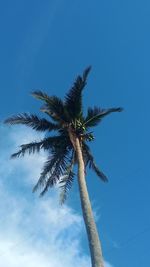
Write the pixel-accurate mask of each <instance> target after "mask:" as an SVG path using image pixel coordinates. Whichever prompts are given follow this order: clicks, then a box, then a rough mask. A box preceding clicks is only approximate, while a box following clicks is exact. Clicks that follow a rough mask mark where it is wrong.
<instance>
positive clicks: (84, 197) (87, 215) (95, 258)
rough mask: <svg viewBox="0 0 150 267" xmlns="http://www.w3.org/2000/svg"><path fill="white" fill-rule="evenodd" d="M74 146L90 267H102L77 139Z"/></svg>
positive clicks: (97, 237)
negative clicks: (89, 254)
mask: <svg viewBox="0 0 150 267" xmlns="http://www.w3.org/2000/svg"><path fill="white" fill-rule="evenodd" d="M74 146H75V150H76V153H77V159H78V184H79V191H80V199H81V206H82V212H83V218H84V222H85V226H86V231H87V236H88V241H89V248H90V253H91V262H92V267H104V263H103V256H102V249H101V244H100V240H99V235H98V231H97V228H96V224H95V221H94V216H93V212H92V208H91V203H90V199H89V195H88V191H87V185H86V180H85V167H84V161H83V156H82V150H81V145H80V142H79V139H78V138H76V139H75V143H74Z"/></svg>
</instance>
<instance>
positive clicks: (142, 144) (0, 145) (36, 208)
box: [0, 0, 150, 267]
mask: <svg viewBox="0 0 150 267" xmlns="http://www.w3.org/2000/svg"><path fill="white" fill-rule="evenodd" d="M149 28H150V3H149V1H146V0H144V1H139V0H138V1H135V0H130V1H129V0H127V1H124V2H120V1H119V0H115V1H110V0H108V1H93V2H91V1H89V0H86V1H79V0H77V1H75V2H74V3H72V2H70V1H65V0H55V1H54V0H53V1H47V0H45V1H44V2H42V1H39V0H36V1H29V0H26V1H23V0H14V1H10V0H6V1H5V2H4V1H3V2H2V1H1V3H0V34H1V42H0V59H1V60H0V73H1V75H0V88H1V98H0V107H1V112H0V121H1V126H0V135H1V138H0V150H1V159H0V162H1V164H0V165H1V167H0V173H1V180H0V192H1V195H2V199H3V201H2V203H1V209H0V210H1V213H0V217H1V218H2V220H1V223H0V226H1V227H0V229H1V230H0V235H1V240H2V241H3V242H4V240H5V246H4V245H1V244H4V243H1V244H0V257H1V259H2V262H3V267H8V266H10V265H11V266H12V267H18V266H20V264H22V262H23V261H24V259H25V258H26V261H27V262H28V261H29V262H30V264H31V262H32V265H31V267H34V263H33V262H34V260H35V258H36V255H38V257H39V259H38V262H39V263H40V261H41V262H42V261H43V260H44V263H45V264H44V267H51V266H53V267H55V265H56V266H57V267H59V263H58V262H57V261H56V259H55V258H56V255H58V250H60V247H61V242H64V237H65V238H66V235H67V238H68V244H70V243H69V242H71V243H72V244H73V247H72V248H70V247H69V245H68V246H67V247H66V248H65V249H66V250H65V251H67V253H66V255H70V258H67V256H66V258H65V259H64V264H65V265H66V266H67V267H74V265H73V264H74V263H73V258H78V260H80V259H81V258H82V266H83V267H84V266H87V264H89V258H88V248H87V246H86V245H85V244H86V242H85V241H86V237H85V232H84V226H83V225H81V221H80V220H81V216H80V214H81V213H80V203H79V199H78V193H77V185H76V183H75V185H74V187H73V189H72V191H71V192H70V196H69V198H68V201H67V204H66V206H65V207H64V213H63V214H61V211H60V209H59V207H58V206H57V197H56V195H57V193H56V192H53V191H49V193H48V195H47V197H46V198H44V199H43V200H41V199H39V198H38V196H37V195H32V192H31V191H32V190H31V189H32V186H33V184H34V182H35V181H36V178H37V176H38V173H39V172H40V167H41V166H42V161H43V160H44V154H40V155H39V156H35V157H33V158H30V159H27V158H24V159H22V160H19V161H10V160H9V155H10V154H11V153H12V152H14V151H15V150H16V149H17V146H19V144H22V143H23V142H25V140H26V141H27V140H35V139H36V138H38V136H37V134H36V133H34V132H32V131H29V129H24V128H20V127H15V128H11V127H6V126H4V125H3V124H2V122H3V120H4V119H5V118H7V117H8V116H10V115H12V114H17V113H20V112H29V111H30V112H33V113H38V114H39V107H40V103H39V102H38V101H36V100H35V99H33V98H32V97H31V96H30V92H31V91H33V90H35V89H42V90H43V91H46V92H47V93H48V94H50V95H53V94H57V95H58V96H60V97H63V96H64V94H65V92H66V91H67V90H68V89H69V88H70V86H71V85H72V82H73V81H74V79H75V77H76V75H77V74H79V73H82V71H83V69H84V68H85V67H86V66H88V65H89V64H91V65H92V71H91V73H90V76H89V80H88V86H87V88H86V90H85V92H84V104H85V107H87V106H94V105H97V106H100V107H113V106H122V107H124V112H123V113H118V114H112V115H110V117H107V118H106V119H105V120H104V121H103V122H102V124H101V125H100V126H99V127H98V128H97V129H95V137H96V139H95V143H93V144H92V150H93V153H94V154H95V158H96V161H97V163H98V164H99V165H100V166H101V168H102V169H103V171H104V172H105V173H106V174H107V175H108V177H109V183H108V184H103V183H101V181H99V180H98V179H97V177H95V175H94V174H92V173H89V174H88V177H87V182H88V187H89V193H90V197H91V199H92V203H93V207H94V212H95V214H96V218H97V225H98V229H99V232H100V236H101V241H102V247H103V253H104V258H105V260H106V261H107V262H109V264H108V266H109V265H110V264H111V266H113V267H120V266H121V267H126V266H128V267H131V266H135V267H139V266H142V265H145V266H149V265H150V259H149V255H148V252H149V249H148V248H149V238H150V215H149V204H148V203H149V202H150V194H149V188H150V181H149V177H150V171H149V168H148V166H149V136H150V127H149V125H148V116H149V99H150V92H149V87H150V80H149V76H150V75H149V74H150V63H149V62H150V50H149V47H150V37H149ZM39 138H40V136H39ZM33 167H34V168H33ZM20 176H21V177H22V179H20ZM52 203H53V204H52ZM53 205H54V207H55V209H56V214H53V213H50V211H49V208H48V207H52V210H53ZM43 206H44V207H46V208H45V209H44V210H43V213H42V214H43V215H42V216H43V217H42V218H41V219H40V224H41V228H40V230H39V228H38V224H37V225H36V227H35V229H34V224H35V221H36V220H37V216H38V212H40V213H41V210H42V207H43ZM48 214H51V218H50V216H48ZM64 214H66V217H67V225H69V227H68V228H65V226H64V225H62V227H61V226H60V221H62V220H63V219H64V217H63V216H64ZM26 215H28V216H27V217H28V220H27V219H26V220H25V217H26ZM47 216H48V217H47ZM9 217H10V218H11V219H10V218H9ZM52 217H54V218H56V220H55V222H54V221H53V223H52V222H51V220H52ZM69 217H70V218H72V219H71V221H70V220H69ZM61 219H62V220H61ZM10 222H12V224H11V223H10ZM48 222H49V223H52V225H53V228H52V229H53V231H52V229H50V228H49V226H48ZM57 224H58V226H57V227H58V228H57V227H56V225H57ZM59 227H60V228H59ZM24 229H25V230H24ZM36 229H37V234H36V231H35V230H36ZM71 229H75V235H74V236H72V234H71V233H72V230H71ZM45 231H47V232H49V233H52V232H53V233H54V240H52V239H49V240H47V239H46V237H45V236H46V232H45ZM51 231H52V232H51ZM8 233H9V234H8ZM10 233H11V234H10ZM30 233H32V234H31V235H30ZM79 233H80V234H79ZM81 233H82V234H81ZM79 235H80V237H81V240H79V238H78V236H79ZM6 236H7V238H6ZM30 236H31V237H30ZM50 236H52V235H51V234H50ZM35 241H36V244H37V246H35V247H34V249H33V253H29V251H30V252H31V247H33V244H34V242H35ZM52 241H55V242H52ZM77 241H78V242H77ZM53 243H54V244H56V245H55V246H54V245H53ZM16 244H17V245H16ZM49 246H50V248H51V255H50V256H51V259H53V262H52V263H53V265H51V264H52V263H50V262H49V255H48V249H49ZM12 248H13V249H12ZM39 250H40V251H41V250H42V251H43V252H41V253H42V254H40V253H39ZM63 252H64V250H63ZM74 253H75V254H74ZM8 254H9V257H8ZM81 255H82V256H81ZM137 255H138V257H137ZM8 258H9V259H11V263H10V262H8ZM15 259H17V262H18V263H17V262H16V261H15ZM60 259H61V255H60ZM60 261H61V260H60ZM60 261H59V262H60ZM38 262H36V261H35V263H36V267H37V263H38ZM17 264H19V265H17ZM22 266H23V265H22ZM28 266H29V264H28ZM60 266H61V265H60ZM75 266H76V265H75ZM89 266H90V265H89ZM23 267H24V266H23ZM29 267H30V266H29Z"/></svg>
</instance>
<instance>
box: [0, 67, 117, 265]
mask: <svg viewBox="0 0 150 267" xmlns="http://www.w3.org/2000/svg"><path fill="white" fill-rule="evenodd" d="M90 70H91V67H88V68H86V69H85V71H84V72H83V75H82V76H78V77H77V79H76V80H75V82H74V84H73V86H72V88H71V89H70V90H69V92H68V93H67V94H66V96H65V99H64V101H62V100H61V99H60V98H59V97H57V96H48V95H47V94H46V93H43V92H42V91H35V92H33V93H32V95H33V96H34V97H35V98H36V99H39V100H42V101H43V102H44V105H43V106H42V108H41V111H42V112H44V113H45V114H47V115H48V117H49V119H50V120H48V119H46V118H40V117H39V116H37V115H33V114H28V113H23V114H19V115H16V116H12V117H10V118H8V119H6V120H5V123H8V124H11V125H14V124H23V125H27V126H29V127H31V128H33V129H34V130H36V131H42V132H43V131H46V132H48V133H51V132H56V134H55V135H51V134H49V135H46V137H45V138H44V139H43V140H41V141H39V142H32V143H29V144H23V145H21V147H20V150H19V151H18V152H17V153H14V154H13V155H12V156H11V157H12V158H16V157H19V156H24V155H25V153H28V154H31V153H35V152H39V151H40V150H41V149H44V150H45V151H47V152H48V158H47V160H46V162H45V164H44V166H43V169H42V172H41V174H40V177H39V180H38V181H37V184H36V185H35V186H34V188H33V192H35V191H36V190H37V189H39V188H41V193H40V195H41V196H43V195H44V194H45V193H46V192H47V191H48V189H49V188H51V187H53V186H55V185H56V184H59V185H60V189H61V193H60V202H61V204H63V203H64V202H65V200H66V197H67V194H68V191H69V190H70V188H71V186H72V183H73V181H74V178H75V172H74V166H77V167H78V174H77V177H78V184H79V192H80V199H81V206H82V212H83V218H84V222H85V226H86V231H87V236H88V241H89V248H90V253H91V262H92V267H104V263H103V257H102V249H101V244H100V240H99V236H98V231H97V228H96V224H95V222H94V217H93V213H92V208H91V204H90V199H89V195H88V191H87V186H86V180H85V176H86V169H87V167H89V168H92V169H93V171H94V172H95V173H96V174H97V176H98V177H100V178H101V180H102V181H103V182H106V181H107V177H106V176H105V174H104V173H103V172H102V171H101V170H100V169H99V168H98V167H97V165H96V164H95V160H94V157H93V155H92V153H91V150H90V147H89V146H88V142H90V141H93V139H94V136H93V132H91V131H90V129H91V128H93V127H95V126H97V125H98V124H99V123H100V122H101V120H102V119H103V118H104V117H105V116H107V115H109V114H110V113H112V112H120V111H122V108H120V107H119V108H109V109H101V108H99V107H94V108H91V107H89V108H88V110H87V114H86V115H84V114H83V107H82V92H83V89H84V87H85V85H86V83H87V77H88V74H89V72H90Z"/></svg>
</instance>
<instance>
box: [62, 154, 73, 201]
mask: <svg viewBox="0 0 150 267" xmlns="http://www.w3.org/2000/svg"><path fill="white" fill-rule="evenodd" d="M74 164H75V154H74V151H73V153H72V158H71V162H70V164H69V165H68V167H67V170H66V172H65V173H64V176H63V177H62V178H61V180H60V182H59V184H60V189H61V193H60V204H61V205H62V204H64V202H65V201H66V199H67V194H68V192H69V191H70V189H71V187H72V184H73V181H74V175H75V174H74V173H73V167H74Z"/></svg>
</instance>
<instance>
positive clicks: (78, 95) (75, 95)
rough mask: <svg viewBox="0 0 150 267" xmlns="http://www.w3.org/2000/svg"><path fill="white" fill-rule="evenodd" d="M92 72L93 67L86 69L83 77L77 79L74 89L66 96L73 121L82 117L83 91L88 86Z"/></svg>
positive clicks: (66, 103)
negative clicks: (89, 75)
mask: <svg viewBox="0 0 150 267" xmlns="http://www.w3.org/2000/svg"><path fill="white" fill-rule="evenodd" d="M90 70H91V67H88V68H86V69H85V71H84V72H83V75H82V76H80V75H79V76H78V77H77V79H76V81H75V82H74V85H73V87H72V88H71V89H70V90H69V92H68V93H67V94H66V98H65V106H66V109H67V111H68V113H69V114H70V117H71V119H74V118H77V119H78V118H79V117H80V116H81V115H82V91H83V89H84V87H85V85H86V82H87V81H86V80H87V77H88V74H89V72H90Z"/></svg>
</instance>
